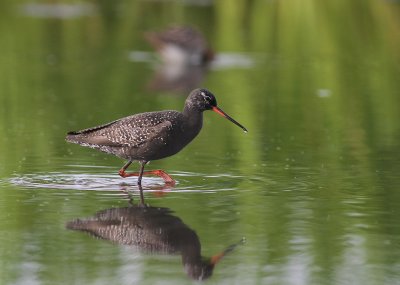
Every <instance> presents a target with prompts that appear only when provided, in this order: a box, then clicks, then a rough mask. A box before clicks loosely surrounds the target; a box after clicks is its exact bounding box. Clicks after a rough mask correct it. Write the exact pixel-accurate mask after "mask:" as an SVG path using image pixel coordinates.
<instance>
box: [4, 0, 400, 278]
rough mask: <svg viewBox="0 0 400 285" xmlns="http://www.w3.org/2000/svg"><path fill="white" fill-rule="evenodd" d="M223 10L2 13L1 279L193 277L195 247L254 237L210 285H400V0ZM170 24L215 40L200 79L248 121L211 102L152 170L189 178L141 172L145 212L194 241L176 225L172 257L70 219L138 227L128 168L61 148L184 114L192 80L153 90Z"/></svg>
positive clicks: (48, 8) (205, 251) (137, 5)
mask: <svg viewBox="0 0 400 285" xmlns="http://www.w3.org/2000/svg"><path fill="white" fill-rule="evenodd" d="M225 2H227V1H219V2H215V3H214V2H212V1H201V4H202V5H199V3H197V2H196V1H184V2H181V1H176V2H175V1H168V2H167V3H164V2H157V1H119V2H118V4H115V3H111V2H110V3H100V2H99V3H97V2H96V1H95V2H90V3H89V2H88V3H86V2H82V3H81V4H74V5H72V4H48V3H45V4H40V3H38V4H32V3H31V2H29V3H28V2H23V1H22V2H21V1H20V2H18V3H8V4H4V5H3V6H4V7H3V8H4V9H2V10H1V12H0V13H1V15H2V17H0V18H1V20H0V29H1V33H0V41H1V42H2V44H1V46H0V62H1V63H2V64H1V65H0V74H1V76H0V131H1V134H2V135H1V137H0V197H1V199H0V212H1V213H2V215H1V217H0V229H1V231H0V262H1V266H0V284H74V283H76V284H191V283H192V282H194V281H193V275H191V274H189V273H188V269H187V267H185V262H184V261H183V258H182V256H183V254H182V251H184V248H185V250H187V249H188V248H189V249H196V251H198V250H199V247H198V244H201V249H200V251H199V252H200V254H201V256H202V257H203V258H204V260H208V258H210V257H212V256H215V254H218V253H220V252H221V251H223V250H224V249H226V248H227V247H229V246H230V245H232V244H236V243H237V242H238V241H240V240H241V239H242V238H245V240H246V242H245V243H243V244H240V245H238V246H237V247H236V248H235V249H234V250H233V251H231V252H229V254H227V255H226V256H224V258H223V259H221V260H220V262H219V263H218V264H217V265H216V266H215V268H214V270H213V271H212V275H211V276H210V278H209V280H208V282H207V284H296V285H297V284H400V283H399V280H400V274H399V272H400V225H399V222H398V220H399V217H400V194H399V193H400V192H399V187H400V179H399V175H398V173H400V155H399V151H398V150H399V149H400V144H399V141H400V126H399V121H400V110H399V106H400V102H399V101H400V94H399V81H398V78H400V57H399V53H398V51H399V48H400V36H399V35H400V31H399V29H400V28H399V27H400V22H399V19H400V15H399V12H400V6H399V3H397V2H395V1H375V0H370V1H352V2H351V3H350V2H349V3H347V2H346V3H344V2H343V3H341V2H338V1H325V2H324V3H321V2H320V1H301V2H296V1H242V2H241V3H240V4H239V3H237V4H235V5H232V3H230V2H229V4H228V3H225ZM196 4H197V5H196ZM63 5H65V6H63ZM227 7H230V8H229V9H228V8H227ZM142 15H146V17H143V16H142ZM139 19H140V20H139ZM171 23H178V24H191V25H195V26H197V27H198V28H199V29H200V30H202V31H203V32H204V34H205V36H206V38H207V39H208V40H209V41H210V42H211V45H212V46H213V47H214V49H215V50H216V55H217V57H216V61H214V62H213V63H212V64H211V65H210V66H209V68H207V69H205V70H201V74H200V73H196V76H199V75H201V76H199V77H196V78H195V79H196V81H191V82H190V83H191V84H193V82H195V83H196V84H198V85H200V86H203V87H206V88H208V89H210V90H211V91H212V92H213V93H214V94H215V95H216V97H217V100H218V103H219V106H220V107H221V108H223V109H224V111H226V112H227V113H228V114H230V115H232V117H233V118H235V119H236V120H238V121H239V122H240V123H241V124H243V125H244V126H245V127H246V128H247V129H248V130H249V133H247V134H244V133H243V132H242V131H241V130H240V129H238V128H237V127H236V126H234V125H233V124H231V123H229V122H228V121H226V120H223V119H221V117H219V116H217V115H215V114H214V113H212V112H206V113H205V114H204V116H205V118H204V128H203V130H202V132H201V133H200V135H199V136H198V137H197V138H196V139H195V140H194V141H193V142H192V143H191V144H190V145H189V146H188V147H187V148H185V149H184V150H183V151H182V152H180V153H179V154H177V155H175V156H173V157H170V158H168V159H164V160H161V161H154V162H151V163H150V164H149V165H148V166H147V168H148V169H158V168H161V169H164V170H166V171H167V172H168V173H169V174H171V175H172V176H173V177H174V178H175V179H176V180H177V184H176V185H175V186H174V187H171V186H166V185H164V183H163V181H162V180H161V179H159V178H157V177H145V178H144V180H143V195H144V200H145V203H146V205H147V207H148V209H153V210H154V209H155V210H154V211H156V213H158V214H160V213H161V218H160V219H165V220H166V221H165V222H164V223H162V225H166V226H171V225H173V224H174V223H176V224H177V225H179V227H178V226H177V227H176V228H175V229H178V230H179V229H180V230H181V231H183V232H185V233H189V235H190V236H191V237H192V239H188V238H182V235H181V234H176V233H177V232H178V231H174V232H173V233H174V234H175V235H176V238H174V239H173V240H174V242H176V243H177V242H178V241H180V240H182V241H184V242H181V243H179V244H181V245H185V247H183V246H180V248H179V249H177V250H176V252H173V253H172V252H171V250H166V249H165V248H164V250H158V251H156V250H153V251H149V250H144V249H143V248H141V247H140V246H138V245H137V244H133V243H132V244H127V243H126V242H125V243H120V242H117V241H116V240H112V239H105V238H104V237H103V238H99V237H97V238H96V237H94V236H93V234H92V235H91V234H90V233H86V232H82V231H79V230H73V229H71V227H68V226H67V225H71V224H70V223H71V222H73V221H77V220H80V221H83V220H90V221H91V219H94V217H96V214H98V213H112V214H109V216H113V215H115V216H116V217H119V219H120V220H124V219H128V220H129V218H125V216H124V215H122V214H121V215H120V216H118V213H119V214H120V213H121V212H122V213H125V212H124V211H128V212H129V211H132V212H134V211H136V210H124V209H136V208H138V205H139V204H140V195H139V193H140V191H139V189H138V187H137V185H136V180H135V178H127V179H123V178H121V177H119V176H118V170H119V169H120V167H122V165H123V164H124V163H125V162H124V161H122V160H120V159H118V158H115V157H112V156H109V155H106V154H103V153H99V152H96V151H95V150H91V149H86V148H83V147H80V146H77V145H71V144H68V143H66V142H65V141H64V137H65V134H66V132H67V131H70V130H77V129H82V128H86V127H90V126H94V125H98V124H102V123H105V122H108V121H112V120H115V119H117V118H120V117H123V116H127V115H130V114H133V113H138V112H144V111H152V110H162V109H177V110H180V109H182V107H183V102H184V100H185V97H186V95H185V94H186V93H185V92H182V90H185V89H184V88H188V86H190V85H187V84H183V85H180V86H179V87H182V86H183V87H182V88H181V89H179V90H180V91H179V92H178V91H176V90H178V89H175V91H173V90H171V89H166V90H159V89H158V90H154V89H151V88H149V86H150V83H151V82H153V80H154V78H155V75H157V71H158V68H159V65H160V63H159V61H158V59H157V56H156V55H155V54H154V53H153V51H152V50H151V48H150V46H149V45H148V44H147V43H146V42H145V41H144V38H143V32H144V31H148V30H154V29H158V30H159V29H161V28H163V27H166V26H168V25H170V24H171ZM196 72H197V71H196ZM183 83H187V82H185V81H184V82H183ZM138 168H139V165H138V164H132V166H131V167H130V170H132V171H136V170H138ZM159 209H161V210H159ZM153 210H149V211H150V212H151V211H153ZM138 211H139V212H140V213H142V212H141V211H142V210H138ZM149 211H148V212H149ZM144 212H145V213H148V212H146V211H144ZM116 213H117V214H116ZM132 215H133V214H132ZM132 215H131V217H132ZM144 216H145V217H149V216H146V215H144ZM150 216H151V217H153V216H152V215H150ZM113 217H114V216H113ZM151 217H150V218H146V219H145V220H147V221H151V219H152V218H151ZM157 221H158V220H157ZM171 221H174V222H171ZM112 223H113V225H114V226H116V225H117V224H116V222H115V220H113V222H112ZM128 224H129V223H128ZM132 224H133V225H135V223H131V224H129V225H132ZM138 224H139V223H138ZM122 225H124V224H123V223H122ZM97 228H99V227H97ZM133 228H135V227H133ZM136 228H140V227H139V226H138V227H136ZM142 228H143V227H142ZM170 230H171V227H167V228H164V227H162V226H161V225H159V226H158V228H156V229H155V231H154V233H156V234H157V233H158V234H159V235H161V234H162V233H165V232H167V231H170ZM193 233H194V234H193ZM171 235H172V234H171ZM185 237H186V236H185ZM193 237H194V238H193Z"/></svg>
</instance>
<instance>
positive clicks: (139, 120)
mask: <svg viewBox="0 0 400 285" xmlns="http://www.w3.org/2000/svg"><path fill="white" fill-rule="evenodd" d="M182 116H183V115H182V113H180V112H177V111H172V110H169V111H159V112H147V113H140V114H136V115H132V116H128V117H125V118H122V119H119V120H116V121H113V122H110V123H108V124H104V125H100V126H97V127H93V128H88V129H84V130H80V131H75V132H69V133H68V135H67V137H66V140H67V141H68V142H71V143H76V144H80V145H83V146H88V147H91V148H95V149H98V150H101V151H103V152H106V153H111V154H114V155H117V156H119V157H122V158H125V159H135V160H147V161H149V160H155V159H160V158H163V157H166V156H170V155H172V154H175V153H176V152H178V151H179V150H180V149H182V148H183V147H184V146H185V145H186V144H187V143H188V142H186V141H187V139H185V136H184V135H181V134H182V133H183V124H184V119H183V117H182ZM176 136H178V137H179V136H180V137H181V139H180V140H179V139H176ZM174 138H175V139H174ZM190 140H191V139H190ZM150 145H151V147H150Z"/></svg>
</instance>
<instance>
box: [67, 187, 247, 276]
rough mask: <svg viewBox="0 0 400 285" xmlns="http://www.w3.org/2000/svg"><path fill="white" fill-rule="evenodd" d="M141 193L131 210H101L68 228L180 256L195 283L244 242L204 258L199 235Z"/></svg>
mask: <svg viewBox="0 0 400 285" xmlns="http://www.w3.org/2000/svg"><path fill="white" fill-rule="evenodd" d="M140 193H141V196H140V203H139V205H137V206H136V205H133V203H131V205H130V206H129V207H123V208H111V209H106V210H102V211H99V212H97V213H96V214H95V215H94V216H93V217H90V218H85V219H76V220H73V221H70V222H68V223H67V225H66V227H67V228H68V229H71V230H78V231H83V232H87V233H89V234H90V235H92V236H95V237H98V238H102V239H105V240H109V241H112V242H114V243H116V244H120V245H130V246H134V247H135V248H137V249H139V250H141V251H144V252H148V253H162V254H180V255H181V256H182V263H183V266H184V269H185V271H186V273H187V275H188V276H189V277H191V278H193V279H195V280H204V279H207V278H209V277H210V276H211V275H212V273H213V270H214V267H215V265H216V264H217V263H218V262H219V261H220V260H221V258H222V257H224V256H225V255H226V254H227V253H229V252H230V251H232V250H233V249H234V248H235V247H236V246H237V245H238V244H239V243H242V242H243V241H240V242H239V243H237V244H233V245H231V246H229V247H228V248H227V249H225V250H224V251H222V252H221V253H218V254H216V255H214V256H212V257H210V258H205V257H203V256H202V255H201V244H200V240H199V237H198V236H197V234H196V232H195V231H194V230H192V229H191V228H189V227H188V226H187V225H186V224H185V223H184V222H183V221H182V220H181V219H180V218H179V217H177V216H175V215H174V214H173V212H172V211H171V210H170V209H169V208H161V207H151V206H149V205H145V204H144V198H143V191H142V190H141V189H140Z"/></svg>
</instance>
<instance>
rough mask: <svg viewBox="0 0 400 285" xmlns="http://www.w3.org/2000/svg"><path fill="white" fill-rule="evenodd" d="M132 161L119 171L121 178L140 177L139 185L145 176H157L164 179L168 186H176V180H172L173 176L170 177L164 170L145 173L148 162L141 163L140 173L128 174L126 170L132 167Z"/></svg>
mask: <svg viewBox="0 0 400 285" xmlns="http://www.w3.org/2000/svg"><path fill="white" fill-rule="evenodd" d="M131 163H132V161H131V160H130V161H128V162H127V163H126V164H125V165H124V166H123V167H122V168H121V169H120V170H119V175H120V176H121V177H124V178H125V177H131V176H139V177H138V184H139V185H141V184H142V177H143V175H149V174H150V175H156V176H159V177H161V178H162V179H164V182H165V183H166V184H171V185H174V184H175V180H174V179H172V177H171V176H169V175H168V174H167V173H166V172H165V171H164V170H161V169H157V170H149V171H144V166H145V165H146V163H147V161H141V162H140V171H139V172H131V173H126V172H125V170H126V169H127V168H128V167H129V165H131Z"/></svg>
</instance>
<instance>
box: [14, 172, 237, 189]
mask: <svg viewBox="0 0 400 285" xmlns="http://www.w3.org/2000/svg"><path fill="white" fill-rule="evenodd" d="M170 174H171V175H172V176H173V177H175V178H176V185H175V186H170V185H166V184H165V183H164V182H163V180H162V179H161V178H159V177H151V176H145V177H143V182H142V183H143V189H144V190H146V191H159V190H168V191H171V192H216V191H227V190H236V189H237V187H236V185H237V183H239V182H240V181H241V180H242V178H243V177H242V176H235V175H229V174H213V175H207V174H200V173H191V172H176V173H173V172H171V173H170ZM199 178H201V181H202V182H203V183H197V184H196V183H193V182H191V181H192V180H196V181H198V180H199ZM8 181H9V182H10V183H11V184H13V185H15V186H18V187H21V188H26V189H60V190H95V191H113V190H126V191H129V190H135V189H137V184H136V178H135V177H131V178H125V179H124V178H121V177H119V176H118V175H115V174H103V173H89V174H88V173H81V172H79V173H76V172H70V173H63V172H46V173H30V174H24V175H19V176H15V177H12V178H10V179H9V180H8Z"/></svg>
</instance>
